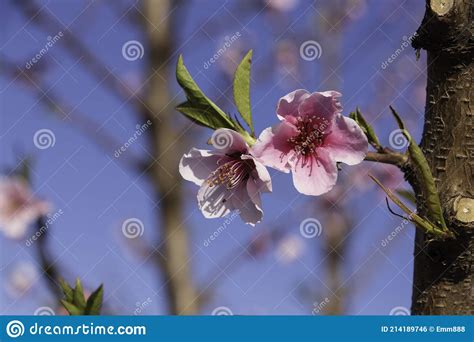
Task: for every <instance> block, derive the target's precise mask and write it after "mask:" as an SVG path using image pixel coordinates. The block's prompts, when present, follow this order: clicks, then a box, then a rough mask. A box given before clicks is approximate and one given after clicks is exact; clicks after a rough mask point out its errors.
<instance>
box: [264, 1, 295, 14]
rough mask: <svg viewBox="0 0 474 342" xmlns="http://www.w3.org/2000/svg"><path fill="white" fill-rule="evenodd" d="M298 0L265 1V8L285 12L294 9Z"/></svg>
mask: <svg viewBox="0 0 474 342" xmlns="http://www.w3.org/2000/svg"><path fill="white" fill-rule="evenodd" d="M298 2H299V0H266V1H265V3H266V6H268V7H270V8H271V9H274V10H276V11H281V12H286V11H290V10H292V9H294V8H295V7H296V6H297V5H298Z"/></svg>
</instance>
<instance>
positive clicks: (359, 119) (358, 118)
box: [349, 108, 382, 150]
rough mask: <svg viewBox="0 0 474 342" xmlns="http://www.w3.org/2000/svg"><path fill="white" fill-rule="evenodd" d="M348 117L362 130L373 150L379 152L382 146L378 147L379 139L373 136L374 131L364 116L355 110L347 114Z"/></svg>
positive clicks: (357, 109)
mask: <svg viewBox="0 0 474 342" xmlns="http://www.w3.org/2000/svg"><path fill="white" fill-rule="evenodd" d="M349 117H350V118H351V119H352V120H354V121H355V122H356V123H357V124H358V125H359V127H360V128H361V129H362V131H363V132H364V134H365V135H366V136H367V139H368V140H369V143H370V144H371V145H372V146H374V148H375V149H377V150H381V149H382V145H380V141H379V138H378V137H377V135H376V134H375V131H374V129H373V128H372V126H371V125H370V124H369V123H368V122H367V120H365V118H364V116H363V115H362V113H361V112H360V110H359V108H356V111H355V112H351V113H350V114H349Z"/></svg>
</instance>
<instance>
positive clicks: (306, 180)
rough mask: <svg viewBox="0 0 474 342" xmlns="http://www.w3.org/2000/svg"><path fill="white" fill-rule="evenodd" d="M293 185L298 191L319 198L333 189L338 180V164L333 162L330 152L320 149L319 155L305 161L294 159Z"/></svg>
mask: <svg viewBox="0 0 474 342" xmlns="http://www.w3.org/2000/svg"><path fill="white" fill-rule="evenodd" d="M289 162H290V164H291V166H292V168H291V169H292V175H293V184H294V185H295V188H296V190H298V191H299V192H300V193H302V194H305V195H311V196H319V195H322V194H324V193H326V192H328V191H329V190H331V189H332V188H333V186H334V185H335V184H336V180H337V167H336V163H335V162H334V161H332V160H331V156H330V155H329V152H328V151H326V150H325V149H324V148H319V149H318V155H317V157H316V156H311V157H309V158H308V159H307V160H306V162H305V163H304V162H303V159H302V158H301V157H300V158H296V157H295V158H292V159H290V160H289Z"/></svg>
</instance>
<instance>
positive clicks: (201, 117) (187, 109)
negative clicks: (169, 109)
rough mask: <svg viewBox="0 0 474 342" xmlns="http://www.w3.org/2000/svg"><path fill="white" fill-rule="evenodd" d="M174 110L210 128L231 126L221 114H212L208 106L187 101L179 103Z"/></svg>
mask: <svg viewBox="0 0 474 342" xmlns="http://www.w3.org/2000/svg"><path fill="white" fill-rule="evenodd" d="M176 110H178V111H180V112H181V113H182V114H184V115H185V116H186V117H187V118H188V119H190V120H191V121H193V122H194V123H196V124H198V125H201V126H204V127H208V128H211V129H218V128H231V129H232V128H233V127H228V124H227V121H226V120H223V119H222V117H221V116H218V115H214V114H213V111H212V110H210V109H209V108H207V109H206V108H202V107H197V106H196V105H194V104H193V103H191V102H189V101H187V102H183V103H181V104H179V105H178V106H177V107H176Z"/></svg>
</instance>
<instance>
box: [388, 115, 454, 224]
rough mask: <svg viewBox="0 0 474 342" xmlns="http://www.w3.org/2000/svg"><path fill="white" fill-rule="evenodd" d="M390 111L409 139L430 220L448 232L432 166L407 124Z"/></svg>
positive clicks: (412, 158) (411, 155)
mask: <svg viewBox="0 0 474 342" xmlns="http://www.w3.org/2000/svg"><path fill="white" fill-rule="evenodd" d="M390 110H391V111H392V114H393V116H394V117H395V120H396V121H397V123H398V127H400V129H401V130H402V132H403V134H404V135H405V137H406V138H407V139H408V142H409V145H408V155H409V156H410V162H411V163H412V164H413V166H414V169H415V173H416V176H417V177H418V179H419V180H420V185H421V188H422V193H423V196H424V199H425V205H426V207H427V209H428V212H427V216H428V219H429V220H430V221H431V222H433V223H435V224H436V225H437V226H440V227H441V229H442V230H444V231H446V232H448V231H449V229H448V227H447V226H446V221H445V220H444V216H443V209H442V208H441V201H440V199H439V195H438V191H437V189H436V184H435V181H434V178H433V174H432V173H431V169H430V166H429V165H428V161H427V160H426V158H425V155H424V153H423V151H422V150H421V148H420V147H419V146H418V144H417V143H416V142H415V141H414V140H413V138H412V137H411V135H410V133H408V131H407V130H406V129H405V124H404V123H403V121H402V119H401V117H400V115H398V113H397V111H396V110H395V109H394V108H393V107H392V106H390Z"/></svg>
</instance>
